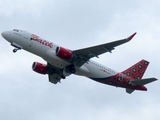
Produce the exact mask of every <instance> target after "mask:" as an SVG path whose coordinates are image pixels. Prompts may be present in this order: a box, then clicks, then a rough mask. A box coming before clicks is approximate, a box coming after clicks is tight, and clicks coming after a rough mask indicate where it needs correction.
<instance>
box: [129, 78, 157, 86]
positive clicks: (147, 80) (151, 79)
mask: <svg viewBox="0 0 160 120" xmlns="http://www.w3.org/2000/svg"><path fill="white" fill-rule="evenodd" d="M156 80H157V79H156V78H146V79H140V80H132V81H131V83H132V84H133V85H146V84H148V83H151V82H154V81H156Z"/></svg>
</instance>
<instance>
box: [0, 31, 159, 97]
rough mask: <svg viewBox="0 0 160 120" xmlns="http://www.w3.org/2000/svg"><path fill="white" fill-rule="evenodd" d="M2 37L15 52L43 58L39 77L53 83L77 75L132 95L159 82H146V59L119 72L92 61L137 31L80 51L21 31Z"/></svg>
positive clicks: (38, 67)
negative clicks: (46, 76) (29, 53)
mask: <svg viewBox="0 0 160 120" xmlns="http://www.w3.org/2000/svg"><path fill="white" fill-rule="evenodd" d="M1 35H2V36H3V38H4V39H6V40H7V41H8V42H10V43H11V46H13V47H14V49H13V52H14V53H16V52H17V51H18V50H21V49H24V50H26V51H28V52H31V53H33V54H35V55H37V56H39V57H41V58H43V59H44V60H45V61H46V62H47V63H46V64H42V63H39V62H33V64H32V69H33V71H35V72H37V73H39V74H44V75H46V74H48V78H49V81H50V82H51V83H54V84H57V83H58V82H60V80H61V79H65V78H66V77H68V76H70V75H71V74H75V75H80V76H85V77H87V78H90V79H92V80H94V81H97V82H100V83H103V84H107V85H111V86H115V87H120V88H125V89H126V92H127V93H129V94H131V93H132V92H133V91H135V90H141V91H147V88H146V87H145V86H144V85H146V84H148V83H150V82H153V81H156V80H157V79H156V78H154V77H152V78H146V79H142V77H143V74H144V73H145V71H146V69H147V67H148V65H149V62H148V61H146V60H144V59H142V60H141V61H139V62H138V63H136V64H134V65H133V66H131V67H129V68H128V69H126V70H124V71H122V72H116V71H115V70H112V69H110V68H108V67H105V66H104V65H101V64H99V63H97V62H95V61H93V60H91V58H93V57H97V58H98V57H99V55H101V54H103V53H106V52H110V53H111V52H112V50H114V49H115V47H117V46H119V45H121V44H124V43H126V42H129V41H131V40H132V38H133V37H134V36H135V35H136V32H135V33H134V34H132V35H131V36H129V37H127V38H125V39H120V40H116V41H113V42H109V43H105V44H101V45H97V46H92V47H88V48H83V49H78V50H70V49H67V48H64V47H61V46H59V45H56V44H54V43H53V42H50V41H47V40H46V39H43V38H41V37H39V36H38V35H36V34H32V33H30V32H28V31H25V30H20V29H13V30H9V31H4V32H2V33H1Z"/></svg>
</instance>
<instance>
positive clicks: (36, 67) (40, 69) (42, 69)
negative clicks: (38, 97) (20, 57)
mask: <svg viewBox="0 0 160 120" xmlns="http://www.w3.org/2000/svg"><path fill="white" fill-rule="evenodd" d="M32 69H33V71H35V72H37V73H40V74H47V73H48V66H47V65H45V64H42V63H39V62H34V63H33V64H32Z"/></svg>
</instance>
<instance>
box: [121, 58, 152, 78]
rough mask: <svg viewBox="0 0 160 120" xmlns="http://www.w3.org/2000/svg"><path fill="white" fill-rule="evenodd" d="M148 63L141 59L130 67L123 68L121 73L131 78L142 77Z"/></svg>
mask: <svg viewBox="0 0 160 120" xmlns="http://www.w3.org/2000/svg"><path fill="white" fill-rule="evenodd" d="M148 65H149V62H148V61H146V60H141V61H139V62H138V63H136V64H134V65H133V66H131V67H130V68H128V69H126V70H124V71H123V72H122V73H123V74H125V75H127V76H129V77H131V78H132V79H133V80H138V79H142V77H143V75H144V73H145V71H146V69H147V67H148Z"/></svg>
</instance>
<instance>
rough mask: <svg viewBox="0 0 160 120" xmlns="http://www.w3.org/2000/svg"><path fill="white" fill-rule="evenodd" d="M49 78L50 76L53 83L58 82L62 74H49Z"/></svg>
mask: <svg viewBox="0 0 160 120" xmlns="http://www.w3.org/2000/svg"><path fill="white" fill-rule="evenodd" d="M48 78H49V82H51V83H53V84H57V83H58V82H60V80H61V76H60V75H58V74H53V75H50V74H49V75H48Z"/></svg>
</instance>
